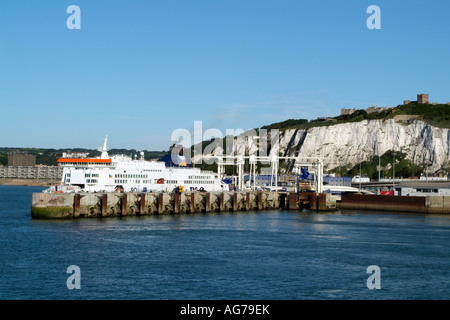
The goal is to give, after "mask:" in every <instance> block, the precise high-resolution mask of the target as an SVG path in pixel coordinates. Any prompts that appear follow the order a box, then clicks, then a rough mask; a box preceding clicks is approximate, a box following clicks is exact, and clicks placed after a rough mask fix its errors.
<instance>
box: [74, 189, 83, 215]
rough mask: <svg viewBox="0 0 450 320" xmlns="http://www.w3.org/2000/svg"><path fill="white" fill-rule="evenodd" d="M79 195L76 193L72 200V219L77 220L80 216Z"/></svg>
mask: <svg viewBox="0 0 450 320" xmlns="http://www.w3.org/2000/svg"><path fill="white" fill-rule="evenodd" d="M80 203H81V195H80V194H78V193H76V194H75V197H74V199H73V217H74V218H77V217H78V216H79V215H80Z"/></svg>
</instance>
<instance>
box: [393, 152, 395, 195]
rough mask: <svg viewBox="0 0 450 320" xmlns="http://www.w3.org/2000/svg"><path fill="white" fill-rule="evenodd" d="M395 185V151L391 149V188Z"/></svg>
mask: <svg viewBox="0 0 450 320" xmlns="http://www.w3.org/2000/svg"><path fill="white" fill-rule="evenodd" d="M394 185H395V151H392V190H394Z"/></svg>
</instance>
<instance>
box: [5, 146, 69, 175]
mask: <svg viewBox="0 0 450 320" xmlns="http://www.w3.org/2000/svg"><path fill="white" fill-rule="evenodd" d="M62 172H63V168H60V167H58V166H45V165H36V156H35V155H33V154H28V153H24V152H13V153H9V154H8V165H7V166H2V165H0V178H3V179H4V178H11V179H39V180H51V179H61V178H62Z"/></svg>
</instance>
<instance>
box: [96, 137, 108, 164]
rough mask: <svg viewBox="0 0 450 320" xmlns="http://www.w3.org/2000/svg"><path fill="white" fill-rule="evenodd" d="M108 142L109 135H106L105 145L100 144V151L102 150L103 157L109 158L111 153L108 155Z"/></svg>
mask: <svg viewBox="0 0 450 320" xmlns="http://www.w3.org/2000/svg"><path fill="white" fill-rule="evenodd" d="M107 142H108V135H106V136H105V140H103V147H102V146H100V147H98V149H97V150H98V151H100V152H101V153H102V155H101V157H100V158H101V159H109V155H108V149H106V144H107Z"/></svg>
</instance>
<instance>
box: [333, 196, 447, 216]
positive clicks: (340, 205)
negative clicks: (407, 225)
mask: <svg viewBox="0 0 450 320" xmlns="http://www.w3.org/2000/svg"><path fill="white" fill-rule="evenodd" d="M336 208H337V209H344V210H371V211H387V212H413V213H425V214H450V197H445V196H426V197H409V196H381V195H361V194H344V195H342V198H341V200H340V201H338V202H337V203H336Z"/></svg>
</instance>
